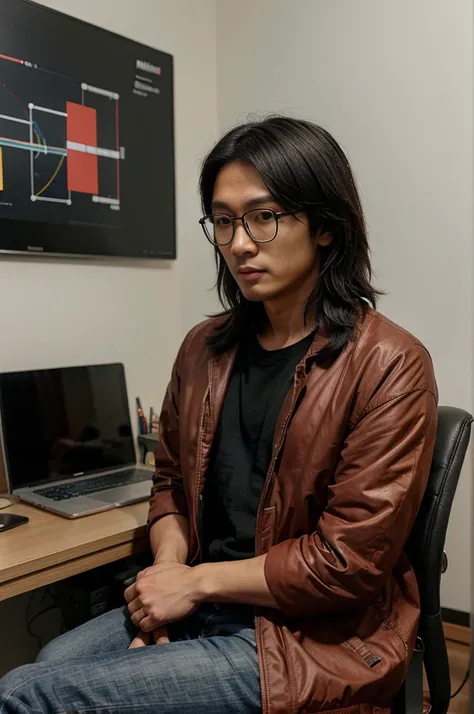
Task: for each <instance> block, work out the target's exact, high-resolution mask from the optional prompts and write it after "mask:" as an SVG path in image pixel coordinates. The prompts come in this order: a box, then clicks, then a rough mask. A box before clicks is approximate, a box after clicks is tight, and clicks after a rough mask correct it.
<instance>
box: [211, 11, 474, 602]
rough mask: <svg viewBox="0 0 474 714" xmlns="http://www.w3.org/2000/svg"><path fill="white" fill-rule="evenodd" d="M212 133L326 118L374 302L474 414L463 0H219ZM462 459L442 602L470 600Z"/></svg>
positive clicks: (449, 394) (450, 397) (469, 44)
mask: <svg viewBox="0 0 474 714" xmlns="http://www.w3.org/2000/svg"><path fill="white" fill-rule="evenodd" d="M217 10H218V13H217V26H218V33H217V36H218V46H217V56H218V111H219V123H220V127H221V129H224V128H227V127H229V126H230V125H232V124H234V123H235V122H236V121H237V120H242V119H245V118H246V117H247V115H248V114H249V113H250V114H252V113H256V112H275V111H279V112H285V113H291V114H296V115H298V116H302V117H305V118H308V119H311V120H313V121H315V122H317V123H320V124H322V125H324V126H325V127H326V128H327V129H329V130H330V131H331V132H332V133H333V134H334V135H335V136H336V138H337V139H338V140H339V141H340V142H341V143H342V145H343V146H344V147H345V149H346V150H347V152H348V154H349V157H350V160H351V162H352V164H353V166H354V168H355V170H356V173H357V175H358V179H359V182H360V185H361V188H362V194H363V198H364V203H365V208H366V211H367V218H368V223H369V229H370V235H371V244H372V248H373V252H374V266H375V269H376V271H377V274H378V284H379V285H380V286H381V287H383V288H384V289H386V290H388V291H389V295H388V296H387V297H386V298H384V299H383V300H382V302H381V309H382V310H383V311H384V312H385V313H386V314H387V315H388V316H389V317H391V318H392V319H394V320H395V321H397V322H399V323H400V324H402V325H403V326H405V327H407V328H408V329H409V330H411V331H412V332H414V333H415V334H417V335H418V336H419V337H420V339H422V340H423V341H424V342H425V344H426V345H427V347H428V348H429V349H430V351H431V353H432V355H433V358H434V361H435V366H436V373H437V377H438V382H439V387H440V401H441V402H442V403H445V404H452V405H456V406H460V407H464V408H466V409H468V410H471V411H472V410H473V407H474V405H473V368H474V355H473V345H474V336H473V220H472V200H473V195H474V194H473V165H472V156H473V151H472V149H473V146H472V126H473V108H472V107H473V102H472V99H473V96H472V94H473V89H472V87H473V70H472V66H473V64H472V48H473V9H472V2H471V0H456V2H452V0H397V1H396V2H395V1H394V0H386V1H385V2H380V0H357V2H354V1H353V0H317V2H315V0H292V2H288V0H258V2H255V0H239V2H238V3H237V2H235V1H234V0H219V2H218V3H217ZM471 477H472V467H471V463H470V462H469V463H468V464H467V465H466V468H465V470H464V473H463V476H462V481H461V484H460V486H459V492H458V496H457V499H456V503H455V506H454V513H453V515H452V519H451V527H450V531H449V537H448V546H447V550H448V555H449V558H450V570H449V575H446V576H445V578H444V582H443V604H444V605H445V606H446V607H451V608H456V609H460V610H465V611H469V610H470V600H469V586H470V582H469V580H470V567H469V564H470V562H471V549H470V511H471Z"/></svg>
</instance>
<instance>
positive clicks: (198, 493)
mask: <svg viewBox="0 0 474 714" xmlns="http://www.w3.org/2000/svg"><path fill="white" fill-rule="evenodd" d="M210 394H211V387H210V384H209V385H208V387H207V389H206V392H205V394H204V398H203V400H202V407H201V419H200V422H199V436H198V442H197V443H198V444H199V453H198V465H197V469H196V472H197V478H196V501H195V507H196V517H195V519H194V531H195V534H196V544H197V551H196V555H195V556H194V557H193V559H192V560H191V561H190V565H192V564H193V563H195V562H196V560H197V558H198V556H201V557H202V554H201V539H200V538H199V523H198V521H199V512H200V508H199V504H200V502H201V501H202V493H201V476H202V474H201V470H202V436H203V432H204V420H205V418H206V402H207V400H208V398H209V397H210Z"/></svg>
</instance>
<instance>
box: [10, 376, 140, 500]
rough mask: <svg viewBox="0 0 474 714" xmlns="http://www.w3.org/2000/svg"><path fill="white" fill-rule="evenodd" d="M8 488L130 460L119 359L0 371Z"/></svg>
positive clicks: (131, 462)
mask: <svg viewBox="0 0 474 714" xmlns="http://www.w3.org/2000/svg"><path fill="white" fill-rule="evenodd" d="M0 413H1V421H2V434H3V449H4V456H5V462H6V464H5V465H6V470H7V474H8V479H9V485H10V490H11V491H14V490H15V489H18V488H24V487H25V486H31V485H34V484H37V483H43V482H50V481H58V480H60V479H67V478H68V477H71V478H72V477H74V476H80V475H83V474H88V473H96V472H100V471H106V470H108V469H114V468H120V467H122V466H128V465H135V463H136V460H135V457H136V455H135V447H134V441H133V435H132V428H131V423H130V412H129V405H128V397H127V389H126V385H125V374H124V368H123V365H121V364H104V365H94V366H85V367H65V368H61V369H42V370H34V371H27V372H26V371H25V372H6V373H2V374H0Z"/></svg>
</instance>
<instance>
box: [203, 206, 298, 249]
mask: <svg viewBox="0 0 474 714" xmlns="http://www.w3.org/2000/svg"><path fill="white" fill-rule="evenodd" d="M255 211H268V212H269V213H273V216H274V218H275V225H276V228H275V235H274V236H273V237H272V238H267V239H266V240H257V238H254V237H253V235H252V232H251V230H250V228H249V226H248V225H247V223H246V221H245V216H247V215H248V214H249V213H254V212H255ZM297 213H301V209H299V210H296V211H274V210H273V208H263V207H262V208H251V209H250V210H249V211H245V213H242V215H241V216H229V215H227V213H209V214H207V215H206V216H203V217H202V218H200V219H199V224H200V225H201V228H202V230H203V231H204V235H205V236H206V238H207V240H208V241H209V243H210V244H211V245H213V246H216V247H217V248H219V247H220V246H225V245H230V243H232V241H233V240H234V236H235V223H236V221H242V225H243V227H244V229H245V232H246V233H247V235H248V237H249V238H250V240H253V242H254V243H271V242H272V240H275V238H276V237H277V235H278V225H279V223H278V221H279V220H280V218H284V217H285V216H294V215H296V214H297ZM216 216H225V217H226V218H228V219H229V220H230V221H231V223H232V236H231V238H230V240H228V241H227V242H226V243H217V242H216V241H214V240H212V238H211V237H210V235H209V234H208V232H207V230H206V226H205V225H204V224H205V222H206V220H207V219H208V218H215V217H216Z"/></svg>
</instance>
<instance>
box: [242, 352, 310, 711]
mask: <svg viewBox="0 0 474 714" xmlns="http://www.w3.org/2000/svg"><path fill="white" fill-rule="evenodd" d="M304 370H305V367H304V365H303V364H299V365H298V366H297V367H296V378H295V382H294V385H293V395H292V400H291V405H290V408H289V410H288V414H287V415H286V417H285V421H284V422H283V425H282V428H281V431H280V436H279V438H278V441H275V442H274V446H273V452H274V453H273V457H272V460H271V463H270V468H269V469H268V472H267V478H266V480H265V484H264V486H263V490H262V495H261V497H260V502H259V504H258V508H257V518H256V521H255V555H256V556H258V555H259V553H258V549H257V544H258V526H259V522H260V515H261V511H262V505H263V503H264V502H265V499H266V497H267V493H268V490H269V488H270V483H271V481H272V479H273V476H274V475H275V474H274V469H275V464H276V461H277V459H278V457H279V455H280V451H281V448H282V446H283V441H284V437H285V434H286V430H287V428H288V423H289V421H290V419H291V417H292V416H293V412H294V410H295V407H296V404H297V402H298V398H299V395H300V393H301V388H298V383H299V378H300V376H301V374H302V373H303V372H304ZM254 623H255V639H256V643H257V657H258V661H259V669H260V672H261V673H262V675H263V676H262V677H261V681H262V685H263V686H264V687H265V697H262V699H263V702H262V711H263V713H264V714H265V712H266V711H268V707H267V706H266V702H268V701H269V699H270V694H269V691H268V675H267V668H266V665H265V661H264V659H263V651H262V647H259V646H258V645H259V642H260V640H261V638H262V632H261V627H260V619H259V617H258V616H257V608H256V607H255V616H254ZM290 691H291V699H292V701H294V696H293V691H292V687H291V682H290Z"/></svg>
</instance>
